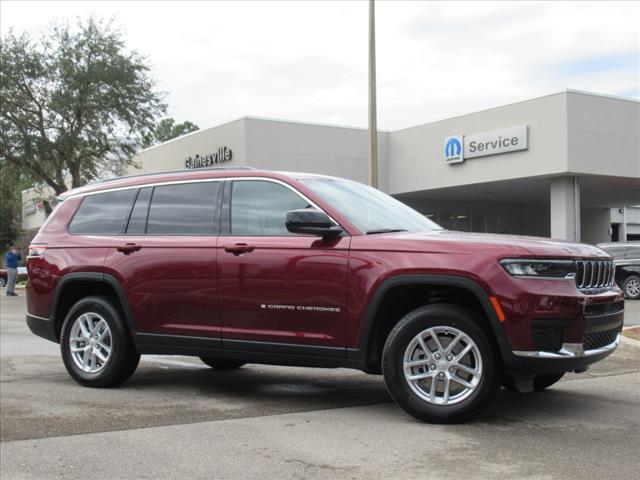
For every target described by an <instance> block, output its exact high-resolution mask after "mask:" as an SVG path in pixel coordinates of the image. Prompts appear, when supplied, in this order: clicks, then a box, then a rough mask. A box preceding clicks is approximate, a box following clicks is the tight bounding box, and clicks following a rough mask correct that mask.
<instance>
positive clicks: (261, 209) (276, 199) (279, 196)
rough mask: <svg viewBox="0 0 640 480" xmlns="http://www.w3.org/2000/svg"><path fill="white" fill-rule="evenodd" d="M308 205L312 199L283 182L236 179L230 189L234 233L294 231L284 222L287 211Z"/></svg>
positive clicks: (252, 234) (288, 233) (263, 233)
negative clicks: (299, 193)
mask: <svg viewBox="0 0 640 480" xmlns="http://www.w3.org/2000/svg"><path fill="white" fill-rule="evenodd" d="M307 207H309V202H307V201H306V200H304V199H303V198H302V197H301V196H300V195H298V194H296V193H294V192H293V191H291V190H290V189H288V188H287V187H285V186H283V185H280V184H277V183H273V182H266V181H262V180H242V181H235V182H233V187H232V191H231V234H232V235H247V236H278V237H279V236H288V235H294V234H293V233H291V232H289V231H288V230H287V227H286V225H285V221H286V217H287V212H288V211H289V210H298V209H302V208H307Z"/></svg>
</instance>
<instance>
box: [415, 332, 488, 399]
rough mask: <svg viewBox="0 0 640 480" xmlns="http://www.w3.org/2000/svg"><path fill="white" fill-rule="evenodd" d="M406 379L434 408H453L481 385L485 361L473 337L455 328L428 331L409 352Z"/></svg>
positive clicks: (418, 338)
mask: <svg viewBox="0 0 640 480" xmlns="http://www.w3.org/2000/svg"><path fill="white" fill-rule="evenodd" d="M403 370H404V376H405V379H406V381H407V383H408V384H409V387H410V388H411V390H412V391H413V392H414V393H415V394H416V395H417V396H418V397H420V398H421V399H422V400H424V401H426V402H428V403H431V404H434V405H453V404H456V403H459V402H462V401H463V400H464V399H466V398H468V397H469V396H470V395H471V394H472V393H473V392H474V391H475V390H476V388H477V387H478V385H479V384H480V380H481V378H482V373H483V371H482V358H481V356H480V350H479V349H478V346H477V345H476V343H475V342H474V341H473V340H472V339H471V337H470V336H469V335H467V334H465V333H464V332H463V331H461V330H458V329H457V328H454V327H433V328H428V329H426V330H424V331H422V332H420V333H419V334H418V335H416V336H415V337H414V338H413V340H411V342H409V345H408V346H407V349H406V350H405V354H404V359H403Z"/></svg>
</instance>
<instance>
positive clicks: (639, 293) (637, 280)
mask: <svg viewBox="0 0 640 480" xmlns="http://www.w3.org/2000/svg"><path fill="white" fill-rule="evenodd" d="M638 285H640V277H639V276H637V275H630V276H628V277H627V278H625V279H624V282H623V284H622V291H623V292H624V296H625V297H627V298H629V299H631V300H638V299H640V289H638ZM632 286H633V287H635V288H632Z"/></svg>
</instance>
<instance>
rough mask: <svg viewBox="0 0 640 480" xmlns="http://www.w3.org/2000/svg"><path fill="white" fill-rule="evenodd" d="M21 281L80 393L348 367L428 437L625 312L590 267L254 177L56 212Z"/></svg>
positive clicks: (140, 189) (157, 190) (585, 348)
mask: <svg viewBox="0 0 640 480" xmlns="http://www.w3.org/2000/svg"><path fill="white" fill-rule="evenodd" d="M28 272H29V285H28V287H27V302H28V314H27V323H28V325H29V327H30V328H31V330H32V331H33V332H34V333H36V334H38V335H40V336H43V337H45V338H47V339H49V340H53V341H55V342H59V343H60V346H61V352H62V359H63V361H64V364H65V366H66V368H67V370H68V371H69V374H70V375H71V376H72V377H73V378H74V379H75V380H76V381H77V382H79V383H81V384H82V385H87V386H92V387H109V386H113V385H116V384H118V383H121V382H123V381H125V380H126V379H127V378H128V377H129V376H131V374H132V373H133V372H134V370H135V369H136V366H137V365H138V361H139V359H140V354H144V353H149V354H176V355H195V356H198V357H200V358H201V359H202V361H203V362H204V363H206V364H207V365H209V366H211V367H213V368H216V369H233V368H238V367H240V366H242V365H244V364H245V363H266V364H279V365H300V366H310V367H349V368H356V369H360V370H363V371H365V372H368V373H382V374H383V375H384V379H385V381H386V384H387V386H388V389H389V392H390V394H391V396H392V397H393V398H394V400H395V401H396V402H397V403H398V404H399V405H400V406H401V407H402V408H403V409H404V410H406V411H407V412H409V413H410V414H411V415H413V416H415V417H417V418H420V419H423V420H427V421H432V422H454V421H463V420H465V419H469V418H470V417H472V416H474V415H476V414H478V413H479V412H481V411H482V410H484V409H485V408H487V407H488V406H489V404H490V403H491V401H492V400H493V399H494V398H495V396H496V394H497V393H498V391H499V389H500V387H501V386H502V385H504V386H506V387H507V388H512V389H516V390H518V391H521V392H526V391H531V390H541V389H544V388H546V387H548V386H550V385H552V384H553V383H555V382H557V381H558V380H559V379H560V378H561V377H562V375H563V374H564V373H565V372H569V371H576V372H581V371H584V370H585V369H586V368H587V366H588V365H589V364H591V363H594V362H597V361H599V360H602V359H603V358H604V357H606V356H607V355H609V354H610V353H611V352H612V351H613V350H614V349H615V348H616V345H617V344H618V338H619V337H618V335H619V333H620V330H621V328H622V323H623V311H624V303H623V297H622V294H621V292H620V290H619V289H618V288H617V287H616V286H615V285H614V282H613V278H614V268H613V264H612V260H611V258H610V257H609V256H608V255H607V254H606V253H604V252H603V251H602V250H600V249H598V248H596V247H592V246H589V245H583V244H578V243H570V242H562V241H556V240H549V239H544V238H527V237H515V236H503V235H486V234H475V233H461V232H450V231H446V230H443V229H442V228H440V227H439V226H438V225H436V224H435V223H433V222H431V221H430V220H428V219H427V218H425V217H424V216H422V215H421V214H419V213H417V212H416V211H414V210H412V209H411V208H409V207H407V206H406V205H404V204H402V203H400V202H398V201H396V200H395V199H393V198H391V197H389V196H387V195H385V194H383V193H381V192H379V191H377V190H375V189H372V188H370V187H367V186H365V185H362V184H359V183H356V182H352V181H348V180H343V179H339V178H331V177H325V176H320V175H311V174H298V173H276V172H269V171H257V170H250V169H246V170H245V169H233V170H225V169H211V170H200V171H189V172H179V173H160V174H153V175H143V176H137V177H129V178H120V179H115V180H110V181H105V182H102V183H96V184H92V185H88V186H86V187H83V188H79V189H75V190H72V191H70V192H67V193H65V194H64V195H63V196H62V198H61V199H60V203H59V204H58V206H57V207H56V209H55V211H54V213H53V214H52V215H51V216H50V217H49V219H48V220H47V222H46V223H45V225H44V226H43V227H42V228H41V230H40V232H39V233H38V234H37V236H36V237H35V239H34V240H33V244H32V245H31V247H30V252H29V258H28Z"/></svg>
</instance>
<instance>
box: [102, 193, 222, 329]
mask: <svg viewBox="0 0 640 480" xmlns="http://www.w3.org/2000/svg"><path fill="white" fill-rule="evenodd" d="M221 185H222V182H220V181H199V182H183V183H174V184H167V185H157V186H152V187H144V188H141V189H140V190H139V192H138V193H137V197H136V200H135V204H134V207H133V209H132V212H131V215H130V218H129V221H128V223H127V226H126V228H125V230H124V231H123V232H122V233H121V234H120V235H117V236H116V237H115V238H114V240H113V243H112V245H111V249H110V250H109V252H108V255H107V259H106V262H105V265H106V267H107V268H108V269H110V270H111V272H113V274H114V275H116V276H118V278H119V280H120V281H121V282H122V286H123V287H124V291H125V294H126V296H127V299H128V301H129V305H130V307H131V309H132V311H133V314H134V317H135V320H136V323H137V328H138V330H139V331H140V332H143V333H160V334H175V335H195V336H203V337H213V338H219V337H220V317H219V313H218V305H217V280H216V248H215V246H216V240H217V236H218V233H219V227H220V217H219V214H220V202H221V194H222V190H221Z"/></svg>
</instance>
